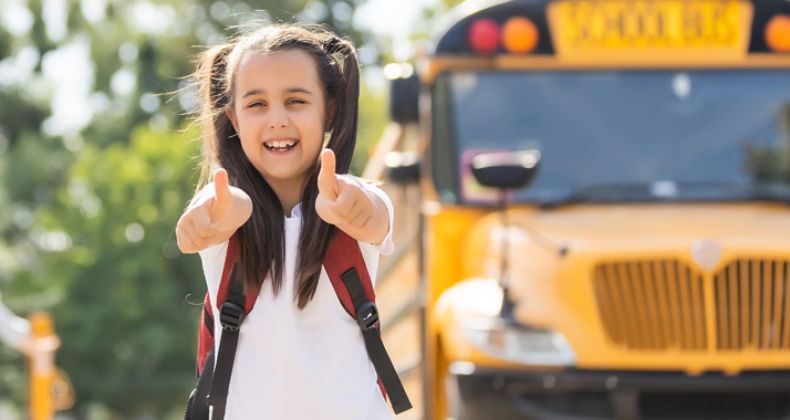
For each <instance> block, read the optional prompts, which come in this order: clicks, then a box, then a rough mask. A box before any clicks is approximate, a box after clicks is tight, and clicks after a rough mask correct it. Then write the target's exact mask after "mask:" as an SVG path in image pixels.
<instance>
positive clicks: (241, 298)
mask: <svg viewBox="0 0 790 420" xmlns="http://www.w3.org/2000/svg"><path fill="white" fill-rule="evenodd" d="M246 300H247V297H246V295H245V293H244V285H243V284H242V280H241V276H240V275H238V270H237V265H235V264H234V266H233V268H232V271H231V273H230V284H229V285H228V297H227V299H226V300H225V303H226V304H227V303H230V304H233V305H236V307H240V308H241V314H240V315H241V317H240V318H239V319H238V322H237V323H236V326H235V328H227V327H226V318H225V315H223V314H222V313H220V320H219V321H220V323H221V324H222V336H221V338H220V340H219V352H218V355H217V367H216V368H215V369H214V375H213V376H214V377H213V380H212V381H211V391H210V392H209V395H208V405H210V406H211V407H212V408H213V413H212V416H211V418H212V420H223V419H224V418H225V405H226V404H227V402H228V388H229V387H230V375H231V373H232V372H233V362H234V361H235V359H236V347H237V346H238V344H239V327H240V326H241V321H243V319H244V302H245V301H246ZM224 305H225V304H223V306H224ZM204 372H205V369H204Z"/></svg>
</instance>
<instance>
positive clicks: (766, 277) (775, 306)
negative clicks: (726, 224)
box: [713, 260, 790, 350]
mask: <svg viewBox="0 0 790 420" xmlns="http://www.w3.org/2000/svg"><path fill="white" fill-rule="evenodd" d="M787 269H788V267H787V261H766V260H740V261H736V262H733V263H731V264H729V265H728V266H726V267H724V269H722V270H721V271H719V272H717V273H716V274H715V275H714V277H713V286H714V289H715V292H714V293H715V298H716V324H717V328H716V330H717V331H716V332H717V334H716V335H717V341H718V342H717V343H716V345H717V348H718V349H719V350H741V349H756V350H779V349H783V350H786V349H790V319H788V317H790V302H788V299H785V297H786V295H787V287H788V283H787V282H788V273H787Z"/></svg>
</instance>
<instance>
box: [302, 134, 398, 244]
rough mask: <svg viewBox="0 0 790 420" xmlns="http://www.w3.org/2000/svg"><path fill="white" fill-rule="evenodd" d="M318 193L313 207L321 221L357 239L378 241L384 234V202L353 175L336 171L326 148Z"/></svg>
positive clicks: (386, 228)
mask: <svg viewBox="0 0 790 420" xmlns="http://www.w3.org/2000/svg"><path fill="white" fill-rule="evenodd" d="M318 193H319V194H318V197H317V198H316V200H315V210H316V212H318V216H320V217H321V219H323V220H324V221H325V222H327V223H330V224H333V225H335V226H337V227H338V228H339V229H341V230H342V231H343V232H346V233H347V234H348V235H349V236H351V237H352V238H354V239H356V240H358V241H360V242H367V243H371V244H380V243H382V242H383V241H384V239H385V238H386V237H387V233H388V231H389V214H388V210H387V206H386V205H385V204H384V201H382V199H381V198H379V197H378V196H377V195H376V194H375V193H372V192H370V191H368V190H366V189H365V188H364V187H363V186H362V183H361V181H359V180H358V179H356V178H354V177H353V176H350V175H338V174H336V173H335V154H334V152H332V150H330V149H325V150H324V151H323V152H322V155H321V172H320V173H319V174H318Z"/></svg>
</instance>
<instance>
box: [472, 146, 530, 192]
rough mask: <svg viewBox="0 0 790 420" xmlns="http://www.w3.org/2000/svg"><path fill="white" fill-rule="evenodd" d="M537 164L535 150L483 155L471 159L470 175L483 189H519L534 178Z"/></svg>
mask: <svg viewBox="0 0 790 420" xmlns="http://www.w3.org/2000/svg"><path fill="white" fill-rule="evenodd" d="M538 162H540V152H539V151H537V150H523V151H518V152H493V153H483V154H480V155H477V156H475V157H474V158H472V174H473V175H474V177H475V179H476V180H477V182H478V183H479V184H480V185H482V186H484V187H493V188H499V189H521V188H525V187H527V186H528V185H529V184H530V183H531V182H532V180H533V179H534V178H535V173H537V169H538Z"/></svg>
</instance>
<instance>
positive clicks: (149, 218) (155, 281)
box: [0, 0, 386, 418]
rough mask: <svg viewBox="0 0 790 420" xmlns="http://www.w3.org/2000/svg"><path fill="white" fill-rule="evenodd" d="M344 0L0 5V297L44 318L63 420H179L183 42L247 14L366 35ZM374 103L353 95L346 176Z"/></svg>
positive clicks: (9, 393)
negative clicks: (355, 134) (356, 127)
mask: <svg viewBox="0 0 790 420" xmlns="http://www.w3.org/2000/svg"><path fill="white" fill-rule="evenodd" d="M355 4H356V3H354V2H343V1H339V0H328V2H327V3H324V2H321V1H308V0H291V1H287V0H267V1H266V2H265V3H259V4H255V5H253V3H244V2H240V1H235V0H226V1H217V2H210V1H203V0H200V1H192V2H175V1H174V0H172V1H171V0H159V1H144V0H139V1H121V0H80V1H77V0H27V1H25V0H0V235H2V236H1V238H2V239H0V291H2V293H3V294H2V299H3V301H4V303H6V304H7V305H8V306H9V307H10V308H11V309H12V310H13V311H15V312H16V313H17V314H19V315H23V316H24V315H26V314H28V313H30V312H32V311H35V310H40V309H44V310H48V311H50V312H51V313H52V314H53V317H54V320H55V328H56V331H57V333H58V335H59V336H60V337H61V339H62V341H63V344H62V347H61V349H60V350H59V352H58V355H57V356H58V357H57V364H58V365H59V366H61V367H62V368H64V369H65V370H66V372H67V373H68V374H69V375H70V377H71V380H72V382H73V384H74V386H75V389H76V393H77V403H76V406H75V408H74V409H72V410H71V414H72V415H74V416H76V417H78V418H91V417H95V416H92V415H91V414H90V413H97V412H106V413H109V415H110V416H111V417H112V418H142V417H146V416H154V417H155V418H164V417H167V418H178V415H179V413H180V410H182V408H183V403H184V402H185V400H186V397H187V395H188V392H189V390H190V389H191V387H192V386H194V369H195V362H194V355H195V349H196V338H197V337H196V334H197V321H198V319H199V316H200V306H197V305H191V304H190V303H189V302H188V301H191V302H193V303H202V300H203V296H204V295H205V290H206V287H205V281H204V279H203V274H202V270H201V266H200V260H199V258H198V257H197V256H196V255H182V254H181V253H180V252H179V251H178V249H177V246H176V243H175V235H174V232H173V229H174V226H175V223H176V221H177V219H178V217H179V216H180V214H181V212H182V210H183V209H184V207H185V205H186V203H187V201H188V200H189V198H190V197H191V196H192V193H193V190H194V187H195V184H196V181H197V172H196V167H197V163H198V160H197V159H196V157H197V156H198V155H199V154H200V149H199V147H200V145H199V143H198V142H197V141H194V140H195V139H196V138H197V137H198V136H199V133H198V132H197V131H196V130H194V129H185V128H184V127H187V121H186V120H185V116H184V111H185V109H184V108H185V107H186V108H188V107H189V106H191V104H192V101H191V100H190V95H192V92H191V91H190V90H189V89H188V88H186V86H188V84H189V80H187V79H185V76H188V75H189V74H190V73H191V72H192V71H193V70H194V61H193V58H194V55H195V54H197V53H199V52H201V51H202V50H203V49H202V48H201V47H195V46H196V45H197V46H200V45H204V46H205V45H211V44H214V43H217V42H221V41H222V39H223V36H225V35H228V34H229V33H231V32H230V31H225V30H224V28H227V27H230V26H233V25H238V24H240V23H244V22H246V21H248V20H250V19H258V20H261V19H263V20H265V19H275V20H280V21H313V22H317V23H327V24H330V25H333V26H334V27H336V28H337V29H338V30H339V31H340V32H341V33H342V34H344V35H346V36H349V37H351V38H353V39H354V40H355V41H356V42H357V44H358V45H363V44H365V43H366V42H367V43H371V42H374V38H372V37H371V36H370V35H369V34H361V33H358V32H357V31H355V30H353V28H352V27H351V26H350V17H351V14H352V13H353V11H354V7H355ZM45 6H46V7H45ZM262 6H263V7H266V8H267V9H268V10H269V12H255V11H253V10H252V9H257V8H259V7H262ZM58 11H61V12H60V13H59V12H58ZM376 60H377V57H373V58H372V59H371V58H370V57H369V58H368V60H367V62H368V63H375V62H376ZM179 89H181V90H182V92H181V94H179V95H175V96H174V95H162V94H165V93H167V92H175V91H178V90H179ZM385 104H386V98H385V97H384V95H383V94H382V93H380V92H371V91H368V90H366V89H365V88H364V87H363V97H362V102H361V116H360V138H359V140H358V144H359V147H358V151H357V155H356V156H355V160H354V163H353V166H352V170H353V171H354V172H355V173H361V171H362V168H363V167H364V164H365V162H366V160H367V156H368V149H369V148H370V147H372V145H373V144H375V142H376V141H377V140H378V137H379V136H380V134H381V132H382V130H383V126H384V124H385V123H386V111H385V109H386V105H385ZM187 296H189V297H188V298H186V297H187ZM23 365H24V361H23V358H22V357H21V356H20V355H19V354H18V353H16V352H14V351H12V350H11V349H8V348H6V347H3V346H2V345H0V408H2V406H4V404H8V403H9V402H11V403H12V404H13V405H14V406H15V407H17V409H18V410H22V407H23V401H24V382H23V381H21V380H20V379H21V378H23V377H24V368H23ZM96 407H99V408H96ZM97 410H98V411H97Z"/></svg>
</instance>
